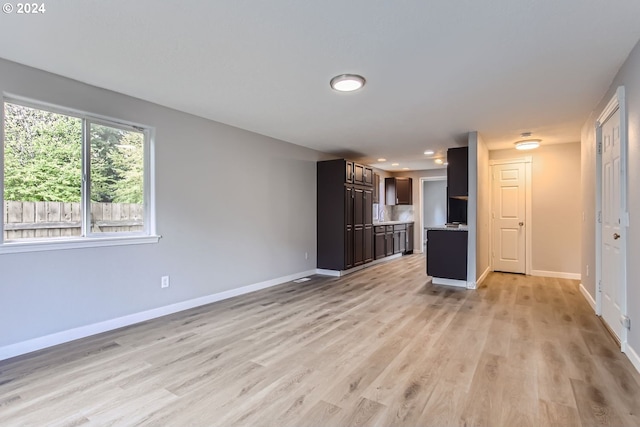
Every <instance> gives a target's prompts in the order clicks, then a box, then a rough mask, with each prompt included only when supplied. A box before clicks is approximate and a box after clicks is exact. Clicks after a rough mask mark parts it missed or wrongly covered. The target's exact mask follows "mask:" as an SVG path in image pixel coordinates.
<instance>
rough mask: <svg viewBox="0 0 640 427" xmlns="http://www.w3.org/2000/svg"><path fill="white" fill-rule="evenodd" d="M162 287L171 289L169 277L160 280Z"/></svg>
mask: <svg viewBox="0 0 640 427" xmlns="http://www.w3.org/2000/svg"><path fill="white" fill-rule="evenodd" d="M160 287H161V288H168V287H169V276H162V277H161V278H160Z"/></svg>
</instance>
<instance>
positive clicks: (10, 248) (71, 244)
mask: <svg viewBox="0 0 640 427" xmlns="http://www.w3.org/2000/svg"><path fill="white" fill-rule="evenodd" d="M160 238H162V236H140V235H135V236H132V235H129V236H114V237H96V238H88V237H80V238H73V237H72V238H60V239H56V238H49V239H48V240H38V239H33V240H29V241H25V240H21V241H9V242H7V243H4V244H0V255H2V254H15V253H21V252H40V251H60V250H63V249H82V248H99V247H103V246H126V245H142V244H149V243H158V241H159V240H160Z"/></svg>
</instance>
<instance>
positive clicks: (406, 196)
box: [384, 177, 413, 205]
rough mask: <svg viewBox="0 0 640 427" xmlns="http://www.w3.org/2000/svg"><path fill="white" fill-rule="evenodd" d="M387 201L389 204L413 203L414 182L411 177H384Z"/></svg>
mask: <svg viewBox="0 0 640 427" xmlns="http://www.w3.org/2000/svg"><path fill="white" fill-rule="evenodd" d="M384 189H385V195H386V199H385V203H386V204H387V205H412V204H413V196H412V194H413V184H412V180H411V178H406V177H393V178H385V179H384Z"/></svg>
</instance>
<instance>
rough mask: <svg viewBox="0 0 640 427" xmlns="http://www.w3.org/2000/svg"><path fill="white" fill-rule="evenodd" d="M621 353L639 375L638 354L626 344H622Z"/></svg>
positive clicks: (639, 358) (639, 363)
mask: <svg viewBox="0 0 640 427" xmlns="http://www.w3.org/2000/svg"><path fill="white" fill-rule="evenodd" d="M622 351H623V352H624V354H626V355H627V357H628V358H629V360H630V361H631V364H632V365H633V367H634V368H636V371H638V372H639V373H640V356H638V353H637V352H636V351H635V350H634V349H633V348H632V347H631V346H630V345H629V343H627V342H624V343H622Z"/></svg>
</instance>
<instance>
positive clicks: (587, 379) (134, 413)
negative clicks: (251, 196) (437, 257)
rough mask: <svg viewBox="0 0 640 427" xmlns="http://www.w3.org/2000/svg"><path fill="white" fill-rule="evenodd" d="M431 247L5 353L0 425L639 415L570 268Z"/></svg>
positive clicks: (632, 384)
mask: <svg viewBox="0 0 640 427" xmlns="http://www.w3.org/2000/svg"><path fill="white" fill-rule="evenodd" d="M424 262H425V260H424V257H422V256H420V255H413V256H405V257H403V258H401V259H399V260H396V261H392V262H389V263H386V264H383V265H378V266H374V267H371V268H368V269H366V270H364V271H362V272H358V273H355V274H352V275H349V276H346V277H343V278H339V279H337V278H328V277H322V276H314V277H313V278H312V280H311V281H309V282H305V283H301V284H295V283H288V284H284V285H281V286H278V287H275V288H271V289H267V290H263V291H260V292H256V293H252V294H249V295H245V296H241V297H237V298H233V299H230V300H226V301H222V302H219V303H215V304H211V305H208V306H204V307H200V308H197V309H193V310H189V311H186V312H182V313H178V314H176V315H172V316H168V317H165V318H162V319H157V320H154V321H149V322H146V323H143V324H140V325H135V326H131V327H128V328H124V329H120V330H117V331H113V332H109V333H105V334H102V335H99V336H95V337H91V338H87V339H84V340H80V341H77V342H74V343H69V344H65V345H61V346H58V347H55V348H52V349H48V350H44V351H40V352H37V353H34V354H31V355H27V356H22V357H20V358H15V359H12V360H8V361H4V362H0V425H2V426H5V425H6V426H14V425H16V426H17V425H36V426H40V425H42V426H44V425H46V426H64V425H66V426H77V425H85V424H86V425H96V426H105V425H123V426H124V425H126V426H129V425H167V426H188V425H195V426H233V425H242V426H244V425H246V426H351V425H354V426H355V425H372V426H373V425H375V426H458V425H460V426H462V425H464V426H474V425H478V426H551V425H554V426H563V427H565V426H584V427H586V426H596V425H597V426H608V425H610V426H638V425H640V376H639V375H638V373H637V372H636V371H635V370H634V369H633V367H632V365H631V363H630V362H629V361H628V360H627V359H626V357H625V356H624V355H623V354H621V353H620V352H619V350H618V349H617V348H616V346H615V343H614V342H613V340H612V339H611V337H610V336H609V335H608V334H607V332H606V331H605V329H604V327H603V326H602V325H601V324H600V322H599V320H598V318H597V317H596V316H595V315H594V314H593V312H592V311H591V309H590V308H589V306H588V305H587V304H586V302H585V301H584V299H583V297H582V296H581V295H580V293H579V291H578V283H577V282H576V281H571V280H562V279H550V278H539V277H524V276H520V275H510V274H499V273H493V274H491V275H489V277H488V278H487V280H486V281H485V283H484V284H483V286H482V287H481V288H480V289H478V290H477V291H466V290H457V289H453V288H447V287H441V286H434V285H432V284H431V283H429V282H428V281H427V277H426V275H425V272H424V271H425V268H424ZM5 327H6V325H5Z"/></svg>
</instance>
